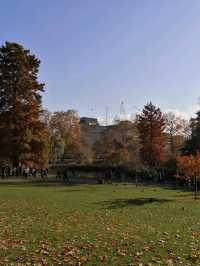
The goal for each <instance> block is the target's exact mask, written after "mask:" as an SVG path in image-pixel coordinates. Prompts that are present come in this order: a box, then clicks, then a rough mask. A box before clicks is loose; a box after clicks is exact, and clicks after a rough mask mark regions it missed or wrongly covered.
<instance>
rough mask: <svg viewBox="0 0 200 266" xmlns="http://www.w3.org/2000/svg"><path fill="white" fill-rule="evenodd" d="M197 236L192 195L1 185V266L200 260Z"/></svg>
mask: <svg viewBox="0 0 200 266" xmlns="http://www.w3.org/2000/svg"><path fill="white" fill-rule="evenodd" d="M199 240H200V201H198V200H197V201H194V200H193V195H192V194H191V193H190V192H181V191H177V190H170V189H167V188H156V187H138V188H136V187H135V186H133V185H76V186H65V185H59V184H43V183H38V184H32V183H27V184H26V183H9V184H8V183H1V184H0V265H56V266H57V265H117V266H119V265H140V266H142V265H184V266H186V265H200V245H199V244H200V242H199Z"/></svg>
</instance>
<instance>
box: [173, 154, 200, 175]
mask: <svg viewBox="0 0 200 266" xmlns="http://www.w3.org/2000/svg"><path fill="white" fill-rule="evenodd" d="M176 159H177V178H183V179H191V178H196V179H197V180H200V153H198V154H197V155H195V156H194V155H185V156H177V158H176Z"/></svg>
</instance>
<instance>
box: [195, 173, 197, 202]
mask: <svg viewBox="0 0 200 266" xmlns="http://www.w3.org/2000/svg"><path fill="white" fill-rule="evenodd" d="M194 183H195V184H194V185H195V191H194V199H195V200H196V199H197V177H196V176H195V178H194Z"/></svg>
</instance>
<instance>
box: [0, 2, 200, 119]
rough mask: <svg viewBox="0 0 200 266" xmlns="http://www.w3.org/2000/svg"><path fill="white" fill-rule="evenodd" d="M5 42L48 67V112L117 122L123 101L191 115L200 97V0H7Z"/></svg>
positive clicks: (1, 32) (2, 25)
mask: <svg viewBox="0 0 200 266" xmlns="http://www.w3.org/2000/svg"><path fill="white" fill-rule="evenodd" d="M0 11H1V12H0V14H1V16H0V44H1V45H2V44H3V43H4V42H5V41H13V42H19V43H20V44H22V45H23V46H25V47H26V48H29V49H30V50H31V52H32V53H35V54H36V55H37V57H39V58H40V59H41V61H42V65H41V69H40V80H41V81H42V82H44V83H46V87H45V88H46V93H45V94H44V106H45V107H47V108H49V109H50V110H52V111H54V110H62V109H63V110H67V109H69V108H75V109H77V110H78V111H79V114H80V115H81V116H83V115H85V116H97V117H103V116H105V108H106V106H108V107H109V112H110V116H114V114H116V113H118V112H119V109H120V102H121V101H124V103H125V108H126V111H127V113H134V112H135V111H136V109H135V108H136V107H139V108H141V107H142V106H143V105H144V104H145V103H146V102H147V101H150V100H151V101H152V102H153V103H155V104H157V105H159V106H160V107H161V108H162V109H163V110H164V111H165V110H171V109H172V110H178V111H180V112H183V113H188V114H192V113H193V112H194V109H195V108H196V107H195V106H196V104H197V99H198V97H199V96H200V1H199V0H192V1H191V0H151V1H149V0H123V1H122V0H58V1H55V0H34V1H27V0H17V1H16V0H6V1H1V6H0Z"/></svg>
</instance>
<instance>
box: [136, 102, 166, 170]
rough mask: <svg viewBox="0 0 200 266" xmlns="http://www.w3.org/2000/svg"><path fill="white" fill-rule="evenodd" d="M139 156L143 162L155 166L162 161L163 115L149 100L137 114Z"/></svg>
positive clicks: (163, 144) (163, 141)
mask: <svg viewBox="0 0 200 266" xmlns="http://www.w3.org/2000/svg"><path fill="white" fill-rule="evenodd" d="M137 126H138V131H139V141H140V158H141V160H142V161H143V163H144V164H146V165H148V166H150V167H155V166H160V165H161V163H162V162H163V161H164V148H165V139H164V128H165V122H164V116H163V114H162V112H161V110H160V108H157V107H156V106H154V105H153V104H152V103H151V102H150V103H147V105H145V106H144V109H143V110H142V112H141V113H140V114H139V115H138V116H137Z"/></svg>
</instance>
